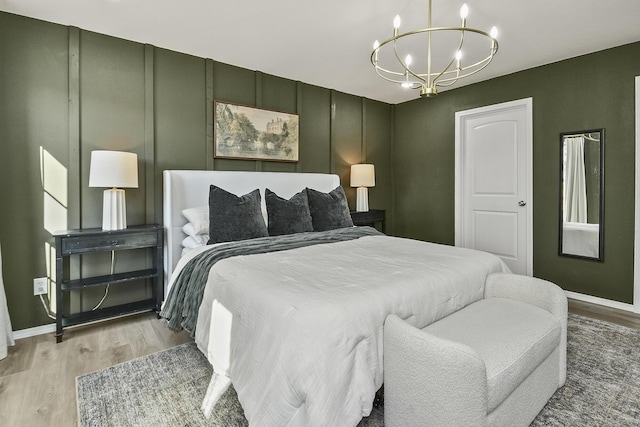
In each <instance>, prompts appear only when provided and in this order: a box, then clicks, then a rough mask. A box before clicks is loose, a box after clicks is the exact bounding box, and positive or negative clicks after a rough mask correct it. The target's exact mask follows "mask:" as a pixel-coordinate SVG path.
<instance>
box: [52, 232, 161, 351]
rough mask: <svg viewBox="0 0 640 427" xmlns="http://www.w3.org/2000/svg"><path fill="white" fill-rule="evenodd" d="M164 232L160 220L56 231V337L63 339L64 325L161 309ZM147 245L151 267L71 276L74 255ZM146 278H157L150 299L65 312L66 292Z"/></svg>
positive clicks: (139, 247) (154, 279)
mask: <svg viewBox="0 0 640 427" xmlns="http://www.w3.org/2000/svg"><path fill="white" fill-rule="evenodd" d="M163 236H164V231H163V228H162V226H161V225H158V224H149V225H137V226H131V227H128V228H126V229H124V230H102V229H100V228H90V229H84V230H68V231H62V232H58V233H56V234H55V235H54V238H55V245H56V341H57V342H61V341H62V329H63V328H64V327H66V326H72V325H78V324H81V323H86V322H92V321H96V320H102V319H107V318H110V317H115V316H121V315H123V314H130V313H136V312H142V311H149V310H155V311H157V312H158V313H159V312H160V306H161V304H162V298H163V286H164V270H163V264H164V263H163ZM144 248H149V249H150V250H151V251H152V253H153V256H152V261H151V268H146V269H142V270H136V271H127V272H125V273H115V274H108V275H105V276H95V277H83V278H75V279H72V278H70V271H69V270H70V268H69V262H70V257H71V256H72V255H82V254H88V253H92V252H106V251H109V252H110V251H121V250H127V249H144ZM142 279H151V280H153V286H152V297H151V298H150V299H144V300H139V301H135V302H130V303H126V304H120V305H116V306H112V307H106V308H97V309H95V310H89V311H83V312H80V313H74V314H64V293H65V292H70V291H77V290H82V289H85V288H89V287H93V286H100V285H102V286H104V285H106V284H112V285H116V284H121V283H125V282H129V281H133V280H142Z"/></svg>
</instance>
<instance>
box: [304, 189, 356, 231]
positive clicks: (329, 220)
mask: <svg viewBox="0 0 640 427" xmlns="http://www.w3.org/2000/svg"><path fill="white" fill-rule="evenodd" d="M305 191H306V193H307V197H308V198H309V211H310V212H311V220H312V221H313V230H314V231H327V230H334V229H336V228H345V227H353V221H352V220H351V214H350V213H349V205H348V204H347V196H346V195H345V194H344V189H343V188H342V187H340V186H338V187H336V188H335V189H333V190H332V191H331V192H330V193H323V192H321V191H317V190H314V189H312V188H306V189H305Z"/></svg>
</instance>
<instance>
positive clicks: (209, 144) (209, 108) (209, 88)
mask: <svg viewBox="0 0 640 427" xmlns="http://www.w3.org/2000/svg"><path fill="white" fill-rule="evenodd" d="M204 68H205V70H204V80H205V91H206V92H205V96H204V98H205V99H204V102H205V110H206V114H207V118H206V120H205V123H206V126H207V129H206V132H205V134H206V135H207V137H206V140H205V144H206V147H205V149H204V152H205V155H206V156H207V169H208V170H215V159H214V158H213V137H214V135H213V133H214V132H213V100H214V99H215V97H214V93H213V78H214V77H215V76H214V75H213V60H212V59H206V60H205V61H204Z"/></svg>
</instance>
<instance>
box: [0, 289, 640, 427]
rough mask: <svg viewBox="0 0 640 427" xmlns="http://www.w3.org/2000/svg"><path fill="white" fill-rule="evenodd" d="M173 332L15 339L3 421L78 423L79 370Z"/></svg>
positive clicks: (578, 307)
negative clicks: (76, 381) (77, 392)
mask: <svg viewBox="0 0 640 427" xmlns="http://www.w3.org/2000/svg"><path fill="white" fill-rule="evenodd" d="M569 311H570V312H571V313H575V314H580V315H583V316H588V317H592V318H597V319H600V320H605V321H610V322H613V323H618V324H621V325H624V326H628V327H632V328H637V329H640V316H639V315H634V314H631V313H628V312H624V311H620V310H615V309H611V308H606V307H601V306H595V305H592V304H588V303H584V302H579V301H574V300H570V302H569ZM190 340H191V338H190V337H189V335H188V334H187V333H185V332H181V333H178V334H176V333H173V332H171V331H169V330H168V329H167V327H166V324H165V321H164V320H158V319H157V318H156V316H155V314H153V313H145V314H138V315H135V316H129V317H123V318H120V319H115V320H110V321H106V322H101V323H99V324H92V325H84V326H81V327H76V328H71V329H67V330H65V333H64V340H63V342H62V343H60V344H56V342H55V337H54V336H53V334H46V335H39V336H36V337H30V338H25V339H22V340H18V341H16V345H15V346H14V347H10V348H9V356H8V357H7V358H6V359H4V360H2V361H0V426H7V427H14V426H15V427H22V426H56V427H65V426H75V425H76V424H77V413H76V385H75V378H76V377H77V376H79V375H83V374H87V373H89V372H93V371H97V370H100V369H104V368H107V367H109V366H112V365H115V364H118V363H122V362H125V361H127V360H130V359H135V358H137V357H141V356H144V355H147V354H150V353H154V352H157V351H160V350H163V349H165V348H169V347H173V346H176V345H178V344H182V343H184V342H188V341H190Z"/></svg>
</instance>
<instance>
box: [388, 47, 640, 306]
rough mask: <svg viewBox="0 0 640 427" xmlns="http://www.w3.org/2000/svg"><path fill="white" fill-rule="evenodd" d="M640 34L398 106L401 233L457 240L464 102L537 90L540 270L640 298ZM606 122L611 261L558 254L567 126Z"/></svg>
mask: <svg viewBox="0 0 640 427" xmlns="http://www.w3.org/2000/svg"><path fill="white" fill-rule="evenodd" d="M636 75H640V43H634V44H629V45H625V46H621V47H618V48H614V49H608V50H605V51H602V52H598V53H594V54H590V55H585V56H581V57H577V58H573V59H569V60H566V61H561V62H557V63H554V64H550V65H545V66H541V67H537V68H533V69H530V70H526V71H522V72H518V73H514V74H511V75H507V76H504V77H500V78H496V79H492V80H489V81H486V82H482V83H478V84H473V85H469V86H465V87H461V88H458V89H455V90H451V91H447V92H444V93H441V94H440V95H438V96H437V97H436V98H432V99H424V100H423V99H418V100H415V101H411V102H407V103H404V104H400V105H397V106H395V122H394V149H393V151H394V163H393V170H394V180H395V182H396V187H395V204H394V212H395V232H396V234H398V235H401V236H407V237H413V238H418V239H423V240H430V241H435V242H440V243H448V244H453V242H454V153H455V147H454V146H455V120H454V114H455V112H456V111H461V110H467V109H471V108H476V107H481V106H485V105H491V104H496V103H500V102H506V101H512V100H516V99H522V98H528V97H532V98H533V192H534V196H533V203H534V205H533V215H534V224H533V227H534V229H533V233H534V243H533V246H534V250H533V262H534V275H535V276H538V277H542V278H545V279H548V280H551V281H553V282H555V283H557V284H558V285H560V286H561V287H562V288H564V289H565V290H570V291H575V292H580V293H583V294H588V295H592V296H596V297H601V298H607V299H611V300H616V301H620V302H624V303H629V304H631V303H633V250H634V248H633V240H634V215H635V214H634V179H635V178H634V173H635V172H634V171H635V161H634V154H635V137H634V126H635V122H634V109H635V107H634V99H635V98H634V79H635V76H636ZM594 128H605V166H604V182H605V184H604V187H605V191H604V193H605V197H604V211H605V214H604V216H605V225H604V239H605V241H604V262H594V261H588V260H582V259H575V258H568V257H561V256H559V255H558V221H559V179H560V172H559V162H560V159H559V155H560V152H559V133H560V132H569V131H577V130H580V129H594Z"/></svg>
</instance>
